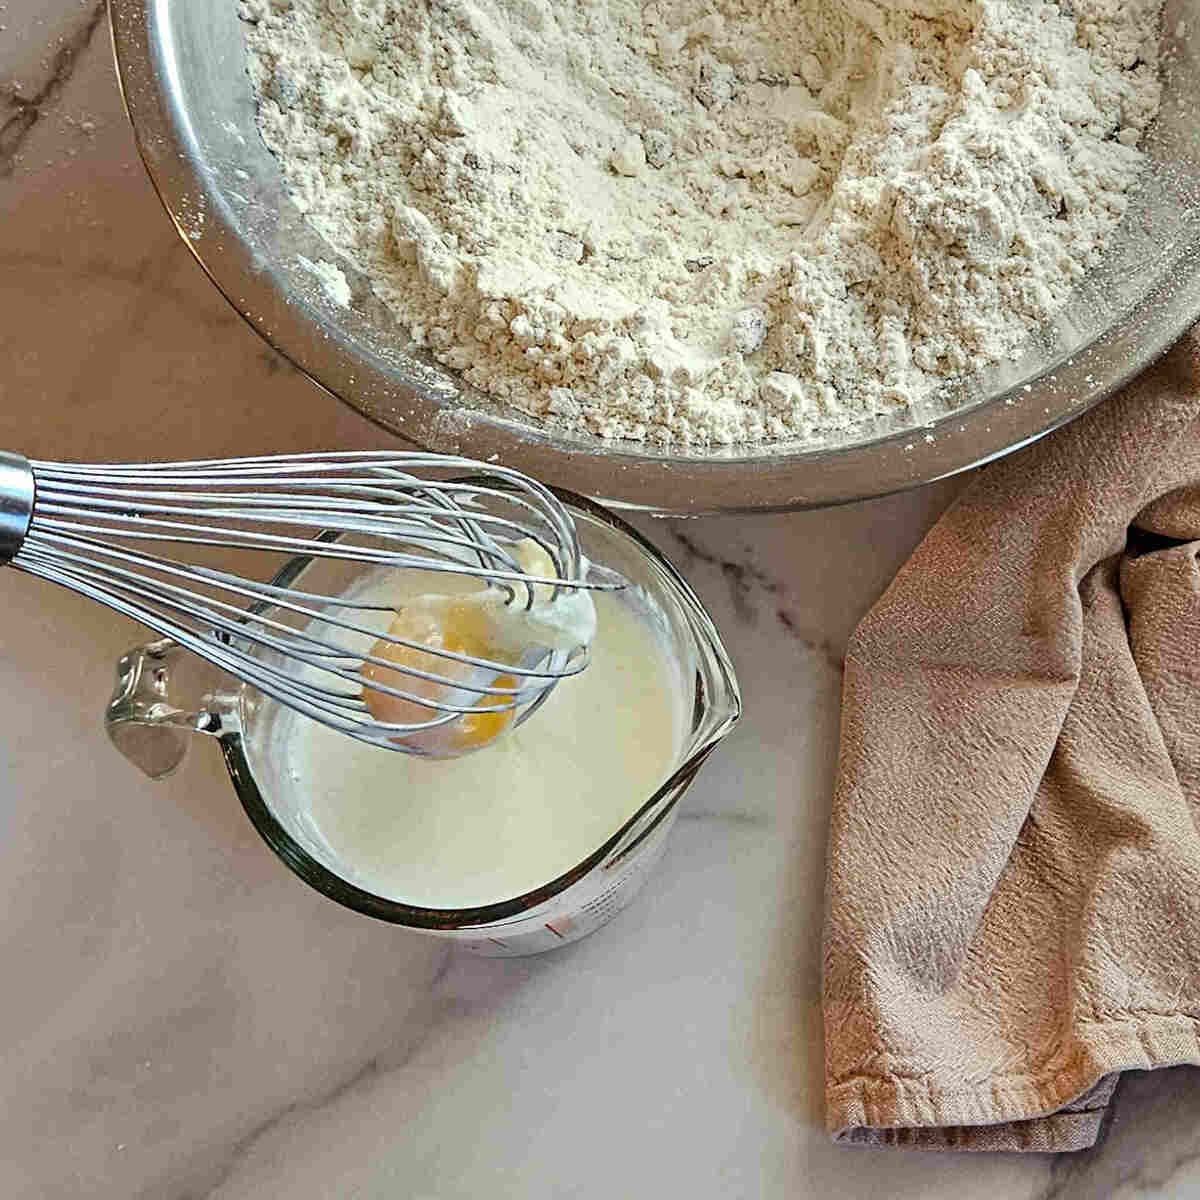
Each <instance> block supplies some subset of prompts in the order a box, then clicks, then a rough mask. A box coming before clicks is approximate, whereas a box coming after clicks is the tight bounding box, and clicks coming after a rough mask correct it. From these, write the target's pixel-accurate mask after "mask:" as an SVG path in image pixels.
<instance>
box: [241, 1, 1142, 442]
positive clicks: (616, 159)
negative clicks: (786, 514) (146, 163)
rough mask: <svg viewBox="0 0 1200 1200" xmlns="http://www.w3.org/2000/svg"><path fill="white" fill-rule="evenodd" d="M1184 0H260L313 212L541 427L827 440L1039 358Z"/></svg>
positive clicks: (486, 382) (264, 125)
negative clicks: (1165, 28)
mask: <svg viewBox="0 0 1200 1200" xmlns="http://www.w3.org/2000/svg"><path fill="white" fill-rule="evenodd" d="M1160 8H1161V0H1057V2H1051V3H1039V2H1037V0H963V2H956V0H711V2H708V3H697V2H695V0H690V2H684V0H654V2H651V3H645V4H643V3H640V2H638V0H556V2H551V0H404V2H403V3H400V2H398V0H241V4H240V11H241V14H242V16H243V18H244V19H245V21H246V23H247V24H246V30H247V43H248V48H249V69H250V75H251V78H252V80H253V82H254V85H255V87H256V90H257V93H258V96H259V127H260V129H261V131H262V135H263V138H264V140H265V141H266V143H267V145H268V146H269V147H270V149H271V150H272V151H273V152H274V153H275V155H276V156H277V158H278V160H279V163H280V166H281V169H282V171H283V174H284V177H285V179H286V181H287V183H288V185H289V187H290V189H291V192H292V195H293V196H294V198H295V200H296V202H297V203H298V204H299V206H300V207H301V208H302V209H303V210H304V211H305V212H306V213H307V215H308V217H309V219H310V221H311V222H312V224H313V225H314V226H315V227H316V229H317V230H318V231H319V232H320V233H321V234H322V235H323V236H324V237H325V239H326V240H327V241H328V242H329V243H330V244H331V245H332V246H333V247H334V248H335V249H336V250H337V251H338V252H339V253H340V254H342V255H343V256H344V257H345V258H346V259H347V260H348V261H349V262H350V263H352V264H353V265H355V266H356V267H358V268H359V269H360V270H361V271H362V272H364V273H365V274H366V275H367V277H368V278H369V279H370V280H371V281H372V284H373V286H374V288H375V291H376V292H377V293H378V295H379V296H380V297H381V298H382V299H383V300H384V301H385V302H386V303H387V304H388V305H390V307H391V308H392V309H393V310H394V311H395V313H396V314H397V316H398V317H399V318H400V319H401V321H402V322H403V323H404V324H405V325H406V326H407V327H409V328H410V329H411V330H412V333H413V336H414V337H415V339H416V340H417V341H418V342H420V343H421V344H423V345H425V346H427V347H429V348H430V350H431V351H432V352H433V353H434V355H435V356H436V357H437V358H438V360H439V361H441V362H442V363H444V364H445V365H446V366H448V367H450V368H453V369H454V370H456V371H458V372H460V373H461V375H462V376H463V377H464V378H465V379H466V380H468V381H469V382H470V383H472V384H474V385H475V386H476V387H478V388H479V389H481V390H482V391H483V392H486V393H488V394H490V395H491V396H494V397H496V398H497V399H498V400H500V401H502V402H504V403H505V404H507V405H509V406H511V407H513V408H516V409H517V410H519V411H520V412H522V413H525V414H527V415H528V416H529V417H530V418H532V419H533V420H535V421H536V422H538V423H541V424H544V425H548V426H554V427H558V428H565V429H573V430H586V431H589V432H591V433H595V434H600V435H603V436H607V437H615V438H628V439H633V440H639V441H649V442H654V443H662V444H668V443H669V444H674V445H686V444H714V443H715V444H732V443H741V442H759V441H764V440H771V439H783V438H796V437H801V438H803V437H819V436H822V435H825V434H827V433H829V432H831V431H834V430H844V429H850V428H853V427H854V426H856V425H860V424H862V423H863V422H865V421H867V420H869V419H870V418H872V417H874V416H876V415H878V414H886V413H888V412H892V411H894V410H896V409H903V408H905V407H907V406H911V405H914V404H916V403H918V402H920V401H922V400H923V399H925V398H927V397H929V396H930V395H931V394H932V393H933V392H934V391H935V390H937V389H938V388H939V387H941V386H943V385H944V384H945V383H946V382H947V380H951V379H954V378H956V377H959V376H962V375H965V374H969V373H971V372H973V371H975V370H978V369H980V368H982V367H985V366H988V365H990V364H993V363H996V362H999V361H1002V360H1004V359H1006V358H1010V357H1011V356H1012V355H1013V354H1014V353H1015V352H1016V351H1017V349H1018V348H1019V347H1020V346H1021V344H1022V343H1023V342H1024V341H1025V340H1026V339H1027V338H1028V336H1029V335H1030V333H1031V332H1032V331H1034V330H1036V329H1037V328H1038V327H1039V326H1040V325H1042V324H1043V322H1044V321H1045V320H1046V318H1047V317H1048V316H1050V315H1051V314H1052V313H1053V312H1054V311H1055V310H1056V309H1058V308H1059V307H1061V306H1062V305H1063V303H1064V302H1065V301H1066V299H1067V298H1068V296H1069V295H1070V293H1071V291H1072V289H1073V288H1074V287H1075V286H1076V284H1077V283H1078V281H1079V280H1080V278H1081V277H1082V276H1083V274H1084V273H1085V272H1086V271H1087V270H1088V268H1089V267H1091V266H1093V265H1095V264H1096V263H1097V261H1098V260H1099V258H1100V255H1101V252H1102V250H1103V248H1104V245H1105V242H1106V239H1107V238H1108V237H1109V235H1110V234H1111V233H1112V231H1113V229H1114V228H1115V226H1116V225H1117V223H1118V222H1119V221H1120V219H1121V216H1122V214H1123V213H1124V211H1125V208H1126V206H1127V203H1128V198H1129V194H1130V191H1131V189H1132V188H1133V187H1134V186H1135V184H1136V181H1137V178H1138V174H1139V172H1140V171H1141V168H1142V165H1143V161H1144V159H1143V155H1142V154H1141V153H1140V151H1139V149H1138V145H1139V142H1140V141H1141V138H1142V136H1143V134H1144V132H1145V130H1146V127H1147V125H1148V124H1149V123H1150V122H1151V120H1152V119H1153V117H1154V115H1155V113H1156V111H1157V109H1158V105H1159V94H1160V93H1159V81H1158V26H1159V16H1160Z"/></svg>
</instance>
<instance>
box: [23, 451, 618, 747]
mask: <svg viewBox="0 0 1200 1200" xmlns="http://www.w3.org/2000/svg"><path fill="white" fill-rule="evenodd" d="M526 538H529V539H533V541H534V542H536V543H537V545H538V546H540V547H541V548H542V550H543V551H544V552H545V554H546V555H548V556H549V560H550V562H552V563H553V572H547V573H546V574H544V575H535V574H531V573H529V572H528V571H527V570H522V568H521V564H520V562H519V561H518V559H517V557H516V556H515V554H514V546H515V544H516V543H518V542H519V541H520V540H521V539H526ZM227 550H236V551H247V552H260V553H262V554H265V555H267V556H271V557H273V558H275V559H280V558H282V559H285V560H292V559H301V560H309V561H311V562H317V561H321V560H323V561H329V562H333V563H337V564H343V565H345V566H346V567H347V568H348V569H349V574H350V575H353V574H354V573H355V572H357V573H359V574H360V575H361V573H362V569H363V568H369V569H372V570H374V571H392V570H396V571H411V570H420V571H435V572H439V573H445V574H449V575H456V576H461V577H467V578H469V579H472V580H476V581H480V582H481V583H486V584H490V585H491V586H493V587H495V588H499V589H501V591H502V592H503V597H504V603H505V605H507V606H521V607H524V608H527V609H528V608H531V607H532V606H533V604H534V603H535V597H536V596H538V595H541V596H542V597H545V596H547V595H549V596H551V597H553V599H551V600H550V601H549V602H550V603H554V601H555V600H556V599H557V598H558V597H559V596H560V595H561V594H562V593H563V592H570V591H575V590H579V589H588V590H591V589H611V588H616V587H620V586H621V581H620V580H619V578H618V577H616V576H614V575H613V574H612V573H610V572H606V571H604V569H603V568H596V567H594V566H592V565H591V564H588V563H587V561H586V560H585V559H584V557H583V555H582V552H581V550H580V545H579V539H578V536H577V533H576V529H575V524H574V521H573V520H572V518H571V516H570V514H569V512H568V511H567V510H566V508H565V507H564V506H563V504H562V503H561V502H560V501H559V500H558V499H557V497H556V496H555V495H554V493H553V492H551V491H550V490H549V489H548V488H546V487H544V486H543V485H542V484H540V483H538V482H536V481H535V480H533V479H530V478H529V477H528V476H526V475H523V474H522V473H520V472H519V471H514V470H511V469H509V468H505V467H502V466H499V465H496V464H493V463H481V462H478V461H475V460H473V459H469V458H460V457H453V456H446V455H437V454H426V453H420V452H412V453H404V452H400V453H397V452H387V451H380V452H365V453H357V452H348V453H331V454H295V455H284V456H277V457H266V458H231V459H219V460H211V461H199V462H169V463H154V464H124V463H119V464H98V465H85V464H73V463H72V464H68V463H51V462H40V461H29V460H27V459H25V458H23V457H21V456H20V455H15V454H7V453H0V563H5V562H7V563H8V565H10V566H12V567H14V568H16V569H17V570H20V571H24V572H26V573H27V574H30V575H36V576H40V577H41V578H43V579H47V580H49V581H51V582H52V583H57V584H60V585H62V586H63V587H67V588H70V589H71V590H73V591H75V592H78V593H80V594H82V595H84V596H87V597H90V598H91V599H93V600H96V601H99V602H100V603H101V604H104V605H107V606H108V607H109V608H111V609H115V610H116V611H117V612H121V613H124V614H125V615H126V616H128V617H131V618H133V619H134V620H136V621H139V622H141V623H142V624H144V625H147V626H149V627H150V628H151V629H154V630H156V631H158V632H159V633H161V634H164V635H165V636H167V637H169V638H171V639H173V640H174V641H176V642H178V643H179V644H180V645H182V646H184V647H186V648H187V649H189V650H191V651H193V652H194V653H196V654H198V655H200V656H201V657H203V658H205V659H207V660H208V661H210V662H211V663H213V664H215V665H216V666H217V667H219V668H221V669H222V670H224V671H226V672H228V673H229V674H231V675H233V676H236V677H237V678H238V679H241V680H243V681H244V682H246V683H248V684H251V685H252V686H253V687H255V688H257V689H258V690H259V691H260V692H263V693H264V694H265V695H267V696H270V697H272V698H273V699H275V700H277V701H279V702H280V703H281V704H284V705H287V706H288V707H289V708H292V709H294V710H296V711H298V712H300V713H303V714H304V715H305V716H308V717H311V718H313V719H314V720H317V721H320V722H322V723H323V724H325V725H328V726H331V727H333V728H335V729H339V730H341V731H342V732H344V733H347V734H349V735H350V736H352V737H355V738H358V739H360V740H362V741H365V742H370V743H373V744H375V745H380V746H386V747H390V748H395V749H412V748H413V746H414V745H416V744H419V739H417V740H416V741H414V739H413V738H412V737H411V735H413V734H420V733H422V732H424V731H429V730H434V729H438V728H439V727H442V726H446V725H448V724H450V723H453V722H456V721H459V720H461V719H462V718H463V717H464V716H466V715H468V714H470V715H473V716H478V715H479V714H480V713H481V712H483V713H500V712H509V711H512V710H516V712H515V718H516V721H520V720H523V719H525V718H526V717H528V716H529V715H530V713H532V711H533V710H534V709H535V708H536V707H537V706H538V705H539V704H540V703H541V702H542V701H543V700H544V699H545V698H546V697H547V696H548V695H549V692H550V690H551V689H552V688H553V687H554V686H555V684H556V683H558V681H559V680H561V679H563V678H566V677H568V676H571V675H574V674H577V673H578V672H579V671H582V670H583V669H584V668H585V667H586V665H587V656H588V648H587V647H586V646H576V647H573V648H570V649H562V648H558V649H553V650H549V651H547V652H545V653H539V654H535V655H533V656H532V657H531V656H528V655H527V656H526V657H525V658H523V659H521V660H519V661H516V662H507V661H499V660H496V659H491V658H487V657H483V656H477V655H473V654H471V653H464V652H461V651H454V650H452V649H447V648H437V647H431V646H429V645H427V644H425V643H420V642H413V641H410V640H407V639H405V638H403V637H396V636H392V635H389V634H388V633H387V632H385V631H381V630H379V629H378V628H377V625H372V624H370V619H369V618H370V614H372V613H375V614H378V613H380V612H381V611H383V612H386V611H387V610H389V609H391V608H392V606H390V605H385V604H382V603H381V602H380V601H378V600H375V601H374V602H370V601H355V600H354V599H353V592H351V594H350V595H347V594H346V593H345V592H344V591H342V590H339V589H338V588H336V587H329V588H327V589H325V590H323V589H321V588H319V587H314V586H313V585H312V584H310V583H307V582H306V579H307V577H308V576H309V574H310V573H309V572H308V571H303V572H301V573H300V574H299V576H298V578H295V579H292V580H290V581H289V582H285V583H283V584H280V583H271V582H263V581H262V580H261V579H259V578H257V577H255V575H243V574H241V573H234V572H231V571H230V570H228V569H227V567H226V566H225V558H226V556H225V555H224V554H223V553H220V552H224V551H227ZM214 551H215V552H218V560H217V562H216V563H215V564H214V565H206V564H205V563H204V562H202V561H198V560H200V559H201V558H203V557H204V556H206V555H207V556H208V557H213V552H214ZM275 565H276V566H277V565H278V563H276V564H275ZM261 574H262V575H264V576H268V575H273V574H275V572H274V571H269V570H263V571H261ZM539 589H540V590H539ZM380 639H381V640H382V642H383V643H386V644H388V645H392V646H402V647H405V648H407V649H411V650H418V651H420V652H422V653H421V658H420V660H419V664H417V665H414V664H413V663H412V662H411V661H409V662H407V664H406V662H405V661H397V660H396V659H394V658H392V657H390V656H389V657H386V658H384V657H380V656H379V655H378V653H376V650H377V648H378V645H379V640H380ZM368 643H370V644H371V645H370V647H369V648H368V646H367V644H368ZM359 647H363V648H359ZM367 664H374V665H376V666H382V667H386V668H387V671H385V672H383V673H382V678H381V673H380V672H375V673H374V675H373V676H371V677H370V678H368V677H367V676H364V673H363V669H364V666H365V665H367ZM439 664H441V665H439ZM368 674H370V673H368ZM402 676H403V678H401V677H402ZM368 688H373V689H376V690H377V691H379V692H382V693H386V694H387V695H390V696H393V697H395V698H397V699H399V700H402V701H405V702H409V703H412V704H416V705H419V706H420V708H421V713H420V717H421V719H418V720H413V721H402V722H397V721H381V720H379V719H377V718H376V717H375V716H373V715H372V712H371V708H370V707H369V706H368V704H367V701H366V698H365V689H368ZM426 714H427V715H426ZM418 752H420V751H418Z"/></svg>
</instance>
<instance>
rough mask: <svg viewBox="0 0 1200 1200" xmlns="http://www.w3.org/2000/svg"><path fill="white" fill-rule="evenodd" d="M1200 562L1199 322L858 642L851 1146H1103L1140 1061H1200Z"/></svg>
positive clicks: (835, 1047)
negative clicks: (1116, 1099) (1119, 1088)
mask: <svg viewBox="0 0 1200 1200" xmlns="http://www.w3.org/2000/svg"><path fill="white" fill-rule="evenodd" d="M1198 330H1200V327H1198ZM1198 557H1200V332H1198V331H1197V330H1193V332H1192V333H1191V334H1190V335H1188V336H1187V337H1186V338H1185V339H1184V340H1183V341H1182V342H1181V343H1180V344H1179V345H1178V346H1177V347H1176V348H1175V349H1174V350H1173V351H1172V352H1171V353H1170V354H1169V355H1168V356H1167V357H1166V358H1165V359H1163V360H1162V361H1161V362H1160V363H1159V365H1158V366H1156V367H1154V368H1153V369H1151V370H1150V371H1148V372H1147V373H1146V374H1144V375H1143V376H1141V378H1139V379H1138V380H1137V381H1136V382H1134V383H1133V384H1131V385H1130V386H1129V387H1128V388H1126V389H1125V391H1124V392H1122V393H1121V394H1120V395H1119V396H1117V397H1115V398H1114V399H1113V400H1111V401H1109V402H1108V403H1106V404H1104V405H1102V406H1101V407H1100V408H1098V409H1096V410H1093V411H1092V412H1091V413H1088V414H1087V415H1085V416H1083V417H1081V418H1080V419H1079V420H1078V421H1076V422H1074V423H1073V424H1072V425H1070V426H1068V427H1067V428H1065V429H1062V430H1060V431H1059V432H1057V433H1055V434H1053V435H1051V436H1050V437H1048V438H1046V439H1044V440H1043V441H1041V442H1038V443H1037V444H1035V445H1034V446H1032V447H1030V448H1029V449H1026V450H1024V451H1022V452H1021V453H1019V454H1015V455H1013V456H1012V457H1010V458H1008V459H1005V460H1004V461H1003V462H1000V463H998V464H995V465H993V466H991V467H988V468H986V469H985V470H984V471H983V472H981V473H980V475H979V476H978V477H977V478H976V479H975V480H974V481H973V482H972V483H971V485H970V486H969V487H968V488H967V489H966V491H965V492H964V493H963V495H962V496H961V497H960V498H959V500H958V501H957V502H956V503H955V504H954V505H953V507H952V508H951V509H950V510H949V511H948V512H947V513H946V515H945V516H944V517H943V518H942V519H941V521H939V522H938V524H937V525H936V526H935V527H934V529H933V530H932V531H931V532H930V534H929V535H928V537H926V539H925V541H924V542H923V543H922V544H921V546H920V547H919V548H918V549H917V551H916V553H915V554H914V555H913V557H912V559H911V560H910V561H909V562H908V564H907V565H906V566H905V567H904V569H903V570H902V571H901V572H900V574H899V575H898V576H897V578H896V580H895V582H894V583H893V584H892V586H891V587H890V588H889V589H888V591H887V593H886V594H885V595H884V597H883V598H882V599H881V600H880V601H879V603H878V604H876V606H875V607H874V609H873V610H872V611H871V613H870V614H869V615H868V616H867V618H866V619H865V620H864V621H863V623H862V624H861V625H860V626H859V628H858V630H857V632H856V633H855V635H854V638H853V640H852V642H851V646H850V651H849V654H848V657H847V662H846V680H845V694H844V707H843V716H842V740H841V754H840V762H839V778H838V785H837V793H836V797H835V800H834V810H833V821H832V829H831V833H830V847H829V875H828V893H827V901H828V909H827V915H826V927H825V956H824V1010H825V1042H826V1046H825V1049H826V1084H827V1090H826V1104H827V1115H828V1122H829V1127H830V1129H831V1131H832V1132H833V1133H834V1135H835V1137H836V1138H838V1139H839V1140H842V1141H847V1142H858V1143H866V1144H872V1145H912V1146H922V1147H927V1148H942V1149H959V1150H1078V1149H1081V1148H1083V1147H1085V1146H1089V1145H1091V1144H1092V1143H1093V1142H1094V1141H1095V1140H1096V1137H1097V1136H1098V1133H1099V1130H1100V1126H1101V1120H1102V1117H1103V1113H1104V1110H1105V1107H1106V1106H1107V1104H1108V1103H1109V1101H1110V1100H1111V1097H1112V1094H1113V1089H1114V1086H1115V1083H1116V1080H1117V1078H1118V1076H1119V1073H1120V1072H1121V1071H1124V1070H1127V1069H1130V1068H1146V1067H1167V1066H1171V1065H1174V1064H1178V1063H1200V566H1198V561H1197V560H1198Z"/></svg>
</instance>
